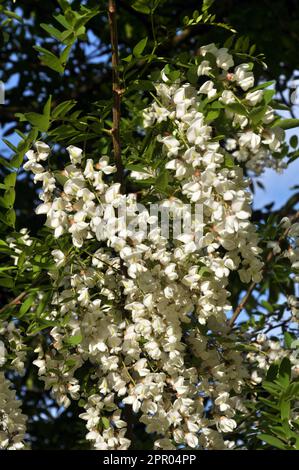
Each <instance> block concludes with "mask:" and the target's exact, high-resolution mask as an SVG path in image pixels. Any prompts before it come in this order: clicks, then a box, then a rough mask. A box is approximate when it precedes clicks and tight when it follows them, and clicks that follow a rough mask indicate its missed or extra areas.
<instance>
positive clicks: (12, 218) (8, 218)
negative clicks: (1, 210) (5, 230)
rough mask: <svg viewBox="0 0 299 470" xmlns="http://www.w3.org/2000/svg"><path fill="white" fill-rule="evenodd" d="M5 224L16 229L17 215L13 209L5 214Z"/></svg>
mask: <svg viewBox="0 0 299 470" xmlns="http://www.w3.org/2000/svg"><path fill="white" fill-rule="evenodd" d="M5 223H6V224H7V225H9V226H10V227H14V226H15V223H16V213H15V211H14V210H13V209H10V210H9V211H8V212H6V214H5Z"/></svg>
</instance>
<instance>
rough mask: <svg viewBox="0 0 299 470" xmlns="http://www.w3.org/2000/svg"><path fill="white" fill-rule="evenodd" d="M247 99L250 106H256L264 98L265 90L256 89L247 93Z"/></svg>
mask: <svg viewBox="0 0 299 470" xmlns="http://www.w3.org/2000/svg"><path fill="white" fill-rule="evenodd" d="M245 99H246V102H247V103H248V104H250V106H256V105H257V104H258V103H260V101H262V99H263V90H256V91H252V92H250V93H247V94H246V96H245Z"/></svg>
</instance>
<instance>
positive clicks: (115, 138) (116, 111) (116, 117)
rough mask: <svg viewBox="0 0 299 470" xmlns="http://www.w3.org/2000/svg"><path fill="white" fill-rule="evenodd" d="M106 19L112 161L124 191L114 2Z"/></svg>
mask: <svg viewBox="0 0 299 470" xmlns="http://www.w3.org/2000/svg"><path fill="white" fill-rule="evenodd" d="M108 18H109V29H110V38H111V49H112V91H113V109H112V114H113V126H112V129H111V136H112V143H113V150H114V159H115V164H116V170H117V173H116V175H117V179H118V182H119V183H120V185H121V191H122V192H124V190H125V182H124V167H123V163H122V159H121V146H120V130H119V128H120V105H121V95H122V93H123V90H122V89H121V87H120V80H119V70H118V69H119V55H118V37H117V23H116V4H115V0H109V4H108Z"/></svg>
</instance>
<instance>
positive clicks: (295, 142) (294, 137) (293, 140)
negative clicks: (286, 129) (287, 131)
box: [290, 135, 298, 149]
mask: <svg viewBox="0 0 299 470" xmlns="http://www.w3.org/2000/svg"><path fill="white" fill-rule="evenodd" d="M290 145H291V147H293V149H295V148H297V147H298V136H297V135H292V137H291V138H290Z"/></svg>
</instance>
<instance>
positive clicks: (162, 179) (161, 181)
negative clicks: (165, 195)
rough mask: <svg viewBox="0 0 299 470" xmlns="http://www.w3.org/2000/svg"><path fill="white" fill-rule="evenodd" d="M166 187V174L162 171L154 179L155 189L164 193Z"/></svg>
mask: <svg viewBox="0 0 299 470" xmlns="http://www.w3.org/2000/svg"><path fill="white" fill-rule="evenodd" d="M167 186H168V172H167V171H162V172H161V173H160V174H159V176H158V178H157V179H156V187H157V189H158V190H160V191H165V190H166V188H167Z"/></svg>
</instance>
